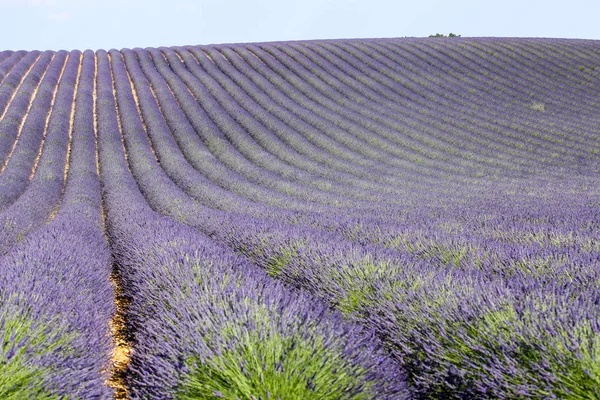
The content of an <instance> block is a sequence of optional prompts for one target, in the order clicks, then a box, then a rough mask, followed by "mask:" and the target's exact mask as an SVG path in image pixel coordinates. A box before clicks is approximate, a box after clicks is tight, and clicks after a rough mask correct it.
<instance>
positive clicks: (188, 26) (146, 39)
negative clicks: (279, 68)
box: [0, 0, 600, 50]
mask: <svg viewBox="0 0 600 400" xmlns="http://www.w3.org/2000/svg"><path fill="white" fill-rule="evenodd" d="M598 15H600V1H597V0H570V1H564V0H561V1H554V0H546V1H538V0H503V1H488V0H439V1H438V0H416V1H415V0H413V1H404V0H396V1H394V0H346V1H342V0H302V1H293V0H290V1H286V0H249V1H243V0H230V1H219V0H196V1H194V0H0V50H33V49H37V50H59V49H65V50H72V49H79V50H85V49H92V50H97V49H106V50H108V49H111V48H116V49H121V48H135V47H160V46H184V45H199V44H217V43H245V42H267V41H285V40H309V39H337V38H384V37H385V38H391V37H425V36H429V35H432V34H435V33H442V34H446V35H448V34H449V33H455V34H459V35H461V36H463V37H484V36H486V37H487V36H495V37H555V38H580V39H598V40H600V24H599V23H598Z"/></svg>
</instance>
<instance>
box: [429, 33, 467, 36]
mask: <svg viewBox="0 0 600 400" xmlns="http://www.w3.org/2000/svg"><path fill="white" fill-rule="evenodd" d="M429 37H460V35H457V34H456V33H452V32H450V33H449V34H448V36H446V35H444V34H443V33H436V34H435V35H429Z"/></svg>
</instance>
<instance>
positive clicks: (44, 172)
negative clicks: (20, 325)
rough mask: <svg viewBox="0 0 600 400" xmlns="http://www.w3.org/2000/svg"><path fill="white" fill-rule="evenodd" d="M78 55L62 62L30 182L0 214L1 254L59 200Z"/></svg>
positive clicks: (41, 220) (45, 217)
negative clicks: (42, 143) (61, 72)
mask: <svg viewBox="0 0 600 400" xmlns="http://www.w3.org/2000/svg"><path fill="white" fill-rule="evenodd" d="M80 57H81V53H77V52H75V53H73V54H72V55H71V56H70V57H69V59H68V60H67V64H66V65H65V71H64V73H63V76H62V79H61V82H60V83H59V85H58V91H57V94H56V104H55V106H54V108H53V112H52V115H51V116H50V119H49V121H48V128H47V135H46V138H45V141H44V146H43V149H42V153H41V156H40V159H39V162H38V164H37V166H36V168H35V174H34V175H33V177H32V178H31V182H30V184H29V186H28V187H27V189H26V190H25V191H24V192H23V194H22V195H21V196H20V197H19V198H18V200H17V201H15V202H14V203H12V204H11V205H10V206H9V207H7V208H6V209H5V210H4V211H2V213H1V214H0V254H5V253H6V252H8V251H9V250H10V249H11V248H12V247H14V246H15V245H16V244H17V243H19V242H20V241H21V240H22V239H23V238H24V237H25V236H26V235H27V234H28V233H29V232H32V231H34V230H35V229H37V228H38V227H39V226H41V225H42V224H43V223H44V222H45V221H46V220H47V219H48V218H49V217H50V216H51V214H52V212H53V211H55V207H57V205H58V203H59V201H60V198H61V195H62V192H63V187H64V183H65V167H66V163H67V156H68V146H69V142H70V139H71V138H70V136H71V128H72V126H71V121H70V118H71V109H72V105H73V102H74V97H75V85H76V82H77V78H78V69H79V63H80ZM3 121H4V120H3Z"/></svg>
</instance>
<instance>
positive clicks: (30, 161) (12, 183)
mask: <svg viewBox="0 0 600 400" xmlns="http://www.w3.org/2000/svg"><path fill="white" fill-rule="evenodd" d="M66 59H67V52H65V51H63V52H59V53H57V54H56V56H55V57H54V58H53V59H52V62H51V63H50V66H49V67H48V72H47V73H46V74H45V75H44V78H43V80H42V81H41V82H40V87H39V88H38V91H37V93H36V95H35V98H34V99H33V101H32V104H31V111H30V112H29V113H28V114H27V115H26V116H25V117H24V119H25V120H24V122H23V124H22V125H21V128H20V131H19V132H18V134H17V140H16V143H15V144H14V147H13V149H12V151H11V153H10V154H9V156H8V158H7V160H6V162H5V164H4V165H2V166H1V168H0V210H4V209H5V208H6V207H7V206H9V205H10V204H11V203H12V202H14V201H15V200H16V199H17V198H18V197H19V196H20V195H21V194H22V193H23V192H24V191H25V189H26V187H27V185H28V184H29V181H30V179H29V178H30V175H31V173H32V170H33V167H34V163H35V161H36V158H37V155H38V153H39V151H38V149H40V146H41V144H42V142H43V139H44V134H45V131H46V122H47V118H48V114H49V113H50V112H51V105H52V102H53V99H54V96H55V93H56V90H57V88H58V81H59V79H60V75H61V71H62V70H63V66H64V65H65V62H66ZM64 105H65V104H63V106H64Z"/></svg>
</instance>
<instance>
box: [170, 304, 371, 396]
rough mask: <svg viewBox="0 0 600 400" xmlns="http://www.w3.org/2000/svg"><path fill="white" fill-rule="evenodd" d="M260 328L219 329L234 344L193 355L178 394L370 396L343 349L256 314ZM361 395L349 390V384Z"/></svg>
mask: <svg viewBox="0 0 600 400" xmlns="http://www.w3.org/2000/svg"><path fill="white" fill-rule="evenodd" d="M254 319H255V321H254V322H256V324H257V329H255V330H252V331H248V330H245V329H244V327H243V326H240V325H231V326H229V327H227V328H225V329H223V331H222V332H221V334H222V336H223V338H224V339H226V340H227V339H228V341H229V342H230V344H231V348H227V349H224V350H221V351H220V352H218V353H220V354H219V355H218V356H216V357H212V358H206V359H200V358H199V357H190V358H189V359H188V360H187V365H188V367H189V369H190V372H189V374H188V375H187V376H186V377H185V378H184V380H183V382H182V383H181V386H180V388H179V390H178V392H177V395H176V398H178V399H222V398H225V399H232V400H233V399H248V400H251V399H269V398H271V399H322V400H334V399H352V400H360V399H370V398H373V397H372V395H371V394H370V393H369V392H370V390H369V385H368V384H366V385H365V384H364V383H362V382H361V379H360V378H361V377H362V376H364V373H365V372H364V371H360V370H358V369H357V368H355V369H353V370H352V371H348V366H345V365H344V364H343V363H341V362H340V361H339V360H340V354H341V353H342V352H343V349H341V348H339V346H338V347H337V348H336V347H335V346H334V345H332V344H331V343H328V344H327V345H326V344H325V341H324V338H323V337H321V336H318V335H314V336H312V337H310V338H306V337H303V336H290V337H284V336H282V335H281V334H280V333H279V332H277V331H275V330H274V329H273V328H272V326H270V321H269V316H268V314H264V313H257V314H256V316H255V317H254ZM361 385H362V388H361V390H354V391H355V392H356V393H359V392H360V394H354V395H352V394H350V395H349V394H348V388H354V389H358V388H359V387H361Z"/></svg>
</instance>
